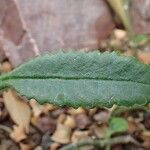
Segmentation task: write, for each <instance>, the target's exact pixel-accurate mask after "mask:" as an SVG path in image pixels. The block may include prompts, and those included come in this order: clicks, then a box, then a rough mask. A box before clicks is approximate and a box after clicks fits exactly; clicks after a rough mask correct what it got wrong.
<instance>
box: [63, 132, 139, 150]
mask: <svg viewBox="0 0 150 150" xmlns="http://www.w3.org/2000/svg"><path fill="white" fill-rule="evenodd" d="M119 143H122V144H126V143H133V144H135V145H139V143H138V142H137V141H136V140H135V139H133V137H131V136H130V135H126V136H120V137H115V138H111V139H109V140H108V139H104V140H100V139H95V140H92V139H91V140H86V141H81V142H78V143H73V144H69V145H66V146H64V147H62V148H61V149H60V150H75V149H78V148H79V147H82V146H87V145H93V146H95V147H104V146H107V145H115V144H119Z"/></svg>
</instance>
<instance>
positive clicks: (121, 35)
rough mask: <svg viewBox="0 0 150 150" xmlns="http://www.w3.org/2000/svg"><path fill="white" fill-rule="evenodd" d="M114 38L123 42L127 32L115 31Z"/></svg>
mask: <svg viewBox="0 0 150 150" xmlns="http://www.w3.org/2000/svg"><path fill="white" fill-rule="evenodd" d="M114 36H115V38H116V39H119V40H122V39H124V38H125V37H126V36H127V32H126V31H125V30H120V29H115V30H114Z"/></svg>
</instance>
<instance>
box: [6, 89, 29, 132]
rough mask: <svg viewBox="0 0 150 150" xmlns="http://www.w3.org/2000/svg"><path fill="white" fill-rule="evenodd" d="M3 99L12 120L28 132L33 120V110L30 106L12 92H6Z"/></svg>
mask: <svg viewBox="0 0 150 150" xmlns="http://www.w3.org/2000/svg"><path fill="white" fill-rule="evenodd" d="M3 97H4V103H5V106H6V108H7V110H8V112H9V114H10V116H11V118H12V120H13V121H14V122H15V123H16V124H17V125H18V126H19V127H20V128H24V129H25V131H26V132H28V131H29V124H30V118H31V109H30V107H29V105H28V104H27V103H26V102H25V101H23V100H22V99H21V98H20V97H19V96H17V94H16V93H15V92H14V91H12V90H8V91H7V92H4V93H3Z"/></svg>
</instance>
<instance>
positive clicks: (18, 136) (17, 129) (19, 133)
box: [10, 126, 27, 142]
mask: <svg viewBox="0 0 150 150" xmlns="http://www.w3.org/2000/svg"><path fill="white" fill-rule="evenodd" d="M13 129H14V130H13V131H12V132H11V134H10V137H11V138H12V139H13V140H14V141H16V142H20V141H21V140H23V139H25V138H26V137H27V136H26V134H25V130H24V128H23V127H22V126H13Z"/></svg>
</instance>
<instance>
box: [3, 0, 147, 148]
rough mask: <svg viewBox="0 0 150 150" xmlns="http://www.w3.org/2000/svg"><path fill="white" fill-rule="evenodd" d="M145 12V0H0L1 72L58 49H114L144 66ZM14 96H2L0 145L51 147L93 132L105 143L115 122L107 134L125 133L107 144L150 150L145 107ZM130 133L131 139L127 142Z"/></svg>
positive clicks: (89, 137)
mask: <svg viewBox="0 0 150 150" xmlns="http://www.w3.org/2000/svg"><path fill="white" fill-rule="evenodd" d="M149 10H150V0H0V64H1V65H0V73H5V72H9V71H10V70H12V69H13V68H15V67H16V66H18V65H20V64H22V63H24V62H25V61H27V60H28V59H31V58H33V57H35V56H37V55H40V54H43V53H47V52H49V53H56V52H58V51H60V49H63V50H64V51H69V50H76V51H77V50H84V51H93V50H94V49H97V50H99V51H101V52H103V51H114V50H116V51H118V52H120V53H122V54H124V55H133V56H135V57H137V58H138V59H139V60H140V61H142V62H144V63H146V64H150V11H149ZM20 99H23V98H20V97H18V96H16V95H15V94H12V92H10V93H9V92H8V97H7V99H4V97H3V94H2V95H0V150H20V149H21V150H57V149H59V148H60V147H62V146H63V145H65V144H70V143H74V142H77V141H80V140H82V139H87V140H88V139H91V138H100V139H106V138H107V140H108V142H109V140H110V141H111V139H108V137H107V135H108V132H109V131H110V128H111V127H112V126H114V124H116V123H118V124H119V125H117V128H118V130H119V131H118V130H116V129H115V131H113V134H112V135H111V136H120V134H121V135H127V137H124V138H123V139H121V140H122V141H121V143H123V144H121V143H118V144H115V145H114V146H112V147H111V149H113V150H134V149H136V150H150V106H148V107H140V108H132V109H129V108H118V107H113V108H111V109H106V108H94V109H89V110H87V109H83V108H79V109H72V108H57V107H55V106H53V105H51V104H45V105H43V106H41V105H39V104H38V103H37V102H36V101H35V100H31V101H30V102H25V101H22V100H20ZM113 116H117V117H119V119H118V118H117V119H116V118H114V120H113V119H112V118H113ZM110 119H111V121H110ZM119 127H121V129H120V128H119ZM122 127H123V128H122ZM120 131H121V133H120ZM111 136H110V137H111ZM128 136H131V137H132V138H134V140H136V142H131V141H132V140H133V139H132V138H131V140H130V138H129V140H128V142H131V143H130V144H125V143H124V141H126V140H127V138H128ZM110 137H109V138H110ZM128 142H127V143H128ZM137 143H138V144H137ZM106 148H107V150H109V149H110V147H107V146H106ZM80 149H81V148H80ZM92 149H96V148H95V147H93V146H86V147H85V148H82V150H92ZM97 149H100V148H97ZM101 149H103V148H101Z"/></svg>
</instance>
